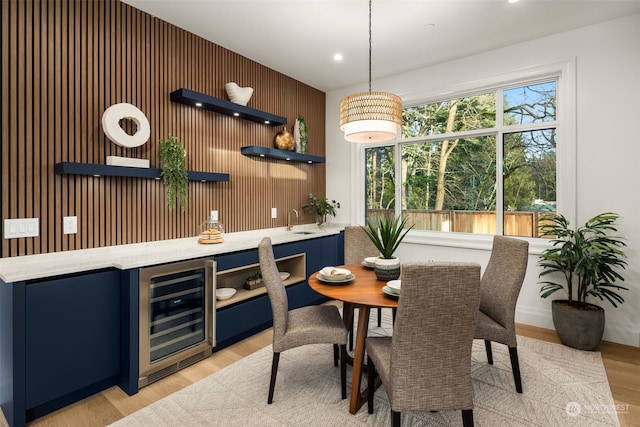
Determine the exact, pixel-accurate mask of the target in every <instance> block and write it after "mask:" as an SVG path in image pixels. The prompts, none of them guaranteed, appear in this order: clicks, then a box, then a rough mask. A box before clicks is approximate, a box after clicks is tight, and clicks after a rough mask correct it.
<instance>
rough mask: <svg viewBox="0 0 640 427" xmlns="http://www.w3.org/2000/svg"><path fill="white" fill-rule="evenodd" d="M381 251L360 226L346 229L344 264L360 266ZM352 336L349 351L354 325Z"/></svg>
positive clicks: (380, 317) (380, 316)
mask: <svg viewBox="0 0 640 427" xmlns="http://www.w3.org/2000/svg"><path fill="white" fill-rule="evenodd" d="M379 255H380V251H378V248H376V245H374V244H373V242H372V241H371V239H369V236H367V235H366V233H365V232H364V230H363V229H362V227H360V226H359V225H348V226H346V227H345V228H344V263H345V264H360V263H361V262H362V261H363V260H364V259H365V258H367V257H375V256H379ZM381 325H382V308H380V307H378V326H381ZM350 329H351V335H350V337H351V338H350V339H349V349H350V350H353V324H351V326H350Z"/></svg>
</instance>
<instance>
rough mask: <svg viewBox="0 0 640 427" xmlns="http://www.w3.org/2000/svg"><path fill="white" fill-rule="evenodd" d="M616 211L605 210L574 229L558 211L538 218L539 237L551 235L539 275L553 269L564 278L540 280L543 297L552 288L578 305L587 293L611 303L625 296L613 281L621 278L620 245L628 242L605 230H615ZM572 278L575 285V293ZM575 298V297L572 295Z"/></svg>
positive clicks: (583, 302) (543, 274)
mask: <svg viewBox="0 0 640 427" xmlns="http://www.w3.org/2000/svg"><path fill="white" fill-rule="evenodd" d="M618 218H619V215H618V214H616V213H613V212H605V213H602V214H599V215H596V216H594V217H593V218H591V219H590V220H588V221H587V222H586V223H585V224H584V225H583V226H581V227H578V228H577V229H575V230H572V229H571V228H570V224H569V221H568V220H567V219H566V218H565V217H564V216H563V215H560V214H554V215H546V216H544V217H542V218H540V220H539V222H540V224H541V225H540V230H541V232H542V233H541V237H548V238H551V242H552V245H553V246H552V247H550V248H547V249H545V250H544V251H543V252H542V254H540V260H539V261H538V265H539V266H541V267H542V268H543V271H542V272H541V273H540V277H543V276H547V275H549V274H552V273H561V274H562V275H563V277H564V282H563V283H562V282H561V283H558V282H553V281H550V280H547V281H543V282H540V283H541V284H543V286H542V287H541V288H540V294H541V297H542V298H547V297H548V296H549V295H552V294H553V293H554V292H556V291H559V290H564V291H565V292H566V294H567V297H568V300H569V303H570V304H572V305H577V306H585V305H587V302H586V299H587V297H588V296H593V297H596V298H599V299H600V300H601V301H603V300H605V299H606V300H607V301H609V302H610V303H611V304H612V305H613V306H614V307H617V304H616V302H617V303H623V302H624V299H623V298H622V296H620V295H619V294H618V293H617V292H616V291H618V290H628V288H625V287H623V286H620V285H616V284H615V283H614V282H615V281H624V278H623V277H622V275H621V274H620V273H619V271H618V270H621V269H624V268H625V267H626V265H627V262H626V261H625V260H624V259H623V258H625V257H626V255H625V254H624V252H623V251H622V250H621V249H620V248H622V247H625V246H627V245H626V243H625V242H624V241H623V239H622V238H621V237H616V236H611V235H609V234H608V233H610V232H616V231H618V230H617V229H616V227H615V221H616V220H617V219H618ZM574 279H575V282H576V283H575V284H576V286H577V289H575V291H576V292H575V296H574ZM574 298H575V299H574Z"/></svg>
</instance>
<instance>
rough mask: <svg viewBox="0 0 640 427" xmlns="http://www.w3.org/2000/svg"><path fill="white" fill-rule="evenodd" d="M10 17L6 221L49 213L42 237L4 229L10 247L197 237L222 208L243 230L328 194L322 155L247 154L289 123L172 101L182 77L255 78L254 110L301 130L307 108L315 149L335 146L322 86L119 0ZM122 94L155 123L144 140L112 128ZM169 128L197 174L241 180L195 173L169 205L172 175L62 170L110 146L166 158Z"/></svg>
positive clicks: (197, 84) (23, 7)
mask: <svg viewBox="0 0 640 427" xmlns="http://www.w3.org/2000/svg"><path fill="white" fill-rule="evenodd" d="M0 14H1V22H2V29H1V32H2V44H1V46H0V49H1V54H2V56H1V57H2V59H3V60H2V64H1V66H0V73H1V75H2V86H1V91H2V92H1V94H0V98H1V99H2V101H1V102H2V111H1V113H0V120H1V123H0V132H1V138H2V151H1V165H2V190H1V191H2V193H1V200H2V218H3V219H7V218H40V235H39V237H35V238H18V239H10V240H6V239H3V240H2V253H1V254H0V255H1V257H3V258H6V257H12V256H19V255H28V254H38V253H48V252H57V251H65V250H73V249H85V248H94V247H100V246H110V245H120V244H127V243H137V242H148V241H155V240H163V239H173V238H182V237H189V236H195V235H197V233H198V232H199V225H200V223H201V221H203V220H204V219H206V218H207V217H208V215H209V211H210V210H212V209H217V210H218V211H219V216H220V220H221V221H222V222H223V224H224V226H225V228H226V230H227V231H230V232H234V231H244V230H253V229H260V228H269V227H280V226H283V225H285V224H286V214H287V211H288V210H289V209H291V208H296V209H298V210H300V207H301V205H302V204H303V203H305V202H306V201H307V198H308V195H309V193H311V192H313V193H315V194H324V192H325V166H324V165H323V164H314V165H308V164H306V163H288V162H283V161H276V160H260V159H256V158H252V157H246V156H242V155H241V154H240V147H242V146H245V145H262V146H267V147H271V146H272V144H273V142H272V141H273V137H274V135H275V134H276V133H277V131H279V130H281V129H280V128H273V127H271V126H267V125H261V124H258V123H253V122H250V121H245V120H240V119H236V118H232V117H229V116H225V115H221V114H217V113H213V112H210V111H203V110H200V109H197V108H193V107H189V106H186V105H182V104H177V103H173V102H171V101H170V99H169V94H170V92H172V91H174V90H176V89H179V88H181V87H185V88H188V89H192V90H195V91H198V92H202V93H206V94H209V95H212V96H216V97H219V98H226V94H225V91H224V84H225V83H226V82H229V81H235V82H237V83H238V84H239V85H240V86H251V87H253V88H254V94H253V97H252V98H251V100H250V102H249V106H250V107H253V108H256V109H259V110H263V111H267V112H270V113H273V114H277V115H280V116H284V117H286V118H287V120H288V128H289V131H290V132H291V131H292V128H293V123H294V122H295V119H296V117H297V116H298V114H302V115H303V116H304V117H305V119H306V121H307V124H308V128H309V147H308V150H309V154H313V155H317V156H324V155H325V144H324V141H325V130H324V128H325V118H324V114H325V113H324V111H325V94H324V93H323V92H321V91H319V90H316V89H314V88H312V87H310V86H307V85H305V84H303V83H301V82H299V81H296V80H294V79H292V78H289V77H287V76H285V75H283V74H280V73H278V72H276V71H274V70H271V69H269V68H266V67H264V66H262V65H260V64H258V63H256V62H253V61H251V60H249V59H247V58H244V57H242V56H240V55H238V54H236V53H234V52H231V51H229V50H226V49H224V48H222V47H220V46H218V45H216V44H214V43H211V42H209V41H206V40H204V39H202V38H200V37H198V36H195V35H193V34H191V33H188V32H186V31H184V30H182V29H180V28H177V27H175V26H173V25H170V24H168V23H166V22H164V21H161V20H159V19H157V18H154V17H152V16H150V15H148V14H146V13H144V12H141V11H139V10H137V9H135V8H132V7H131V6H129V5H126V4H123V3H120V2H119V1H117V0H105V1H86V0H77V1H74V0H67V1H53V0H50V1H46V0H30V1H22V0H10V1H3V2H2V6H1V9H0ZM260 42H261V43H263V42H264V41H260ZM292 60H294V59H292ZM119 102H128V103H131V104H133V105H136V106H137V107H138V108H140V109H141V110H142V111H143V112H144V113H145V115H146V116H147V118H148V119H149V122H150V124H151V138H150V139H149V142H147V143H146V144H145V145H143V146H142V147H138V148H134V149H125V148H122V147H120V146H117V145H116V144H114V143H112V142H111V141H109V140H108V139H107V138H106V136H105V135H104V133H103V131H102V126H101V118H102V113H103V112H104V110H105V109H106V108H107V107H109V106H110V105H113V104H116V103H119ZM125 126H126V124H125ZM129 131H130V132H131V131H133V130H132V129H130V128H129ZM169 134H172V135H176V136H177V137H178V139H179V140H180V141H181V142H183V143H184V145H185V149H186V151H187V166H188V169H189V170H194V171H210V172H220V173H228V174H230V181H229V182H213V183H200V182H190V184H189V200H188V203H189V205H188V207H187V210H186V211H185V212H182V211H181V210H180V208H179V207H178V208H176V209H174V210H169V209H168V208H167V201H166V192H165V188H164V184H163V183H162V182H161V181H156V180H153V179H138V178H121V177H88V176H74V175H56V174H55V173H54V164H55V163H58V162H62V161H69V162H82V163H106V157H107V156H110V155H115V156H127V157H137V158H143V159H149V160H150V162H151V167H160V165H159V162H158V156H157V147H158V141H159V140H160V139H162V138H165V137H167V136H168V135H169ZM272 207H276V208H278V219H275V220H272V219H271V208H272ZM73 215H75V216H77V217H78V233H77V234H75V235H64V234H63V232H62V219H63V217H64V216H73ZM301 221H303V222H313V217H312V216H311V215H304V216H301ZM0 226H4V224H0Z"/></svg>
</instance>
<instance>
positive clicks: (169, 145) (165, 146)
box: [158, 135, 189, 210]
mask: <svg viewBox="0 0 640 427" xmlns="http://www.w3.org/2000/svg"><path fill="white" fill-rule="evenodd" d="M158 157H159V159H160V163H161V164H162V172H161V173H160V176H161V177H162V180H163V181H164V183H165V185H166V186H167V204H168V205H169V209H173V208H175V207H176V199H178V200H179V203H180V208H181V209H182V210H185V209H186V206H187V187H188V186H189V177H188V175H187V169H186V161H185V152H184V146H183V145H182V143H180V142H179V141H178V139H177V138H176V137H175V136H173V135H169V137H168V138H166V139H161V140H160V148H159V150H158Z"/></svg>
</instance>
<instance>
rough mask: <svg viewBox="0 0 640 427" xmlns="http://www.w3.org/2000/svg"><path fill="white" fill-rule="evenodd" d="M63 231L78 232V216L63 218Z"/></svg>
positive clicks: (68, 232) (65, 232)
mask: <svg viewBox="0 0 640 427" xmlns="http://www.w3.org/2000/svg"><path fill="white" fill-rule="evenodd" d="M62 232H63V233H64V234H76V233H77V232H78V217H77V216H65V217H64V218H63V220H62Z"/></svg>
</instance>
